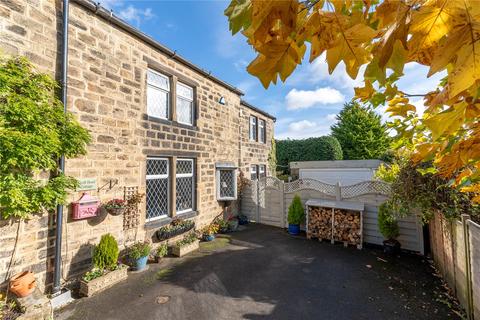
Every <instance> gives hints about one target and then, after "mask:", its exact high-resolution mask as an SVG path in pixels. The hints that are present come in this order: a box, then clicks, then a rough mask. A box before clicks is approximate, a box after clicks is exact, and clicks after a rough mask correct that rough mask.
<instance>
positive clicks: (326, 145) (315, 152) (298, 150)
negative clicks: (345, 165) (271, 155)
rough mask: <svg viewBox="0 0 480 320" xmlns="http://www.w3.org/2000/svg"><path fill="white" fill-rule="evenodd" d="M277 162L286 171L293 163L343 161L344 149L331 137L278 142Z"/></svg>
mask: <svg viewBox="0 0 480 320" xmlns="http://www.w3.org/2000/svg"><path fill="white" fill-rule="evenodd" d="M276 147H277V162H278V165H279V166H280V167H281V168H282V169H286V168H287V167H288V165H289V164H290V162H292V161H318V160H342V147H341V146H340V143H339V142H338V140H337V139H335V138H334V137H330V136H323V137H318V138H308V139H303V140H291V139H288V140H277V146H276Z"/></svg>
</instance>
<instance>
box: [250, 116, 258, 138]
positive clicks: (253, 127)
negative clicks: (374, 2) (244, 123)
mask: <svg viewBox="0 0 480 320" xmlns="http://www.w3.org/2000/svg"><path fill="white" fill-rule="evenodd" d="M250 140H252V141H257V117H254V116H250Z"/></svg>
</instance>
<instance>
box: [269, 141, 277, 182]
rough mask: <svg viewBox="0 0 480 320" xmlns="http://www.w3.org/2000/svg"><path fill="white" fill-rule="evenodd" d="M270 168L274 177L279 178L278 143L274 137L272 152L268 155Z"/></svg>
mask: <svg viewBox="0 0 480 320" xmlns="http://www.w3.org/2000/svg"><path fill="white" fill-rule="evenodd" d="M268 168H269V170H270V174H271V175H272V176H273V177H276V176H277V143H276V141H275V138H274V137H272V142H271V147H270V152H269V153H268Z"/></svg>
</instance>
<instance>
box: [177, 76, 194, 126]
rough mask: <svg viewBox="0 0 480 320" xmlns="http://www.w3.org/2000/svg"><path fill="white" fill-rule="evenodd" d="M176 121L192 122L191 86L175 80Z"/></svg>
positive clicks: (190, 123)
mask: <svg viewBox="0 0 480 320" xmlns="http://www.w3.org/2000/svg"><path fill="white" fill-rule="evenodd" d="M176 88H177V121H178V122H180V123H183V124H189V125H192V124H193V88H192V87H189V86H187V85H185V84H183V83H180V82H177V87H176Z"/></svg>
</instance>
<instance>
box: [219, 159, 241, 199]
mask: <svg viewBox="0 0 480 320" xmlns="http://www.w3.org/2000/svg"><path fill="white" fill-rule="evenodd" d="M235 199H237V175H236V169H235V168H234V167H220V168H217V200H220V201H228V200H235Z"/></svg>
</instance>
